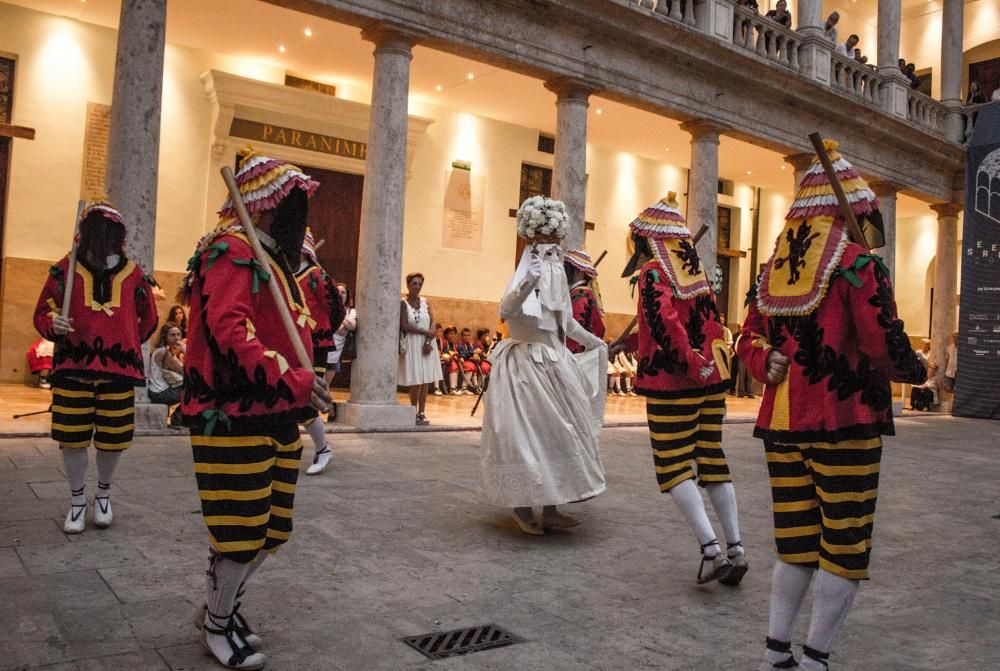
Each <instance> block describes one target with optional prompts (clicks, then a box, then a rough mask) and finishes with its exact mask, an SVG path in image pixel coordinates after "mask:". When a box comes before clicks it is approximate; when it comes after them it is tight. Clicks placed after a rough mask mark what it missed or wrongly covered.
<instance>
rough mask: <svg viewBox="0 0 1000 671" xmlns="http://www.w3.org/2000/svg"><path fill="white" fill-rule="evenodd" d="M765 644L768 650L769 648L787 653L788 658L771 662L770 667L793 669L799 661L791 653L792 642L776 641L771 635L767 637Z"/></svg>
mask: <svg viewBox="0 0 1000 671" xmlns="http://www.w3.org/2000/svg"><path fill="white" fill-rule="evenodd" d="M765 645H766V646H767V649H768V650H771V651H773V652H779V653H782V652H784V653H788V659H785V660H783V661H780V662H774V663H772V664H771V668H772V669H794V668H795V667H797V666H798V665H799V663H798V662H797V661H795V656H794V655H793V654H792V644H791V642H790V641H777V640H775V639H773V638H771V637H768V638H767V640H766V642H765Z"/></svg>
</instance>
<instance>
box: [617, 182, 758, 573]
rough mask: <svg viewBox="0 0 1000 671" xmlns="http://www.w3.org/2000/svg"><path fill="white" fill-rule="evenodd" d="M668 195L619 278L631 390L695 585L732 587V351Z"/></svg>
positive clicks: (738, 556) (638, 236)
mask: <svg viewBox="0 0 1000 671" xmlns="http://www.w3.org/2000/svg"><path fill="white" fill-rule="evenodd" d="M672 195H673V194H671V195H668V196H667V198H664V199H662V200H661V201H660V202H658V203H656V204H654V205H652V206H651V207H648V208H646V210H644V211H643V212H641V213H640V214H639V216H638V217H636V218H635V220H634V221H632V223H631V224H630V225H629V228H630V229H631V232H632V238H631V239H632V243H633V244H634V249H635V251H634V253H633V255H632V258H631V259H630V260H629V263H628V265H627V266H626V268H625V271H624V272H623V273H622V277H632V276H633V275H634V274H635V273H636V271H637V270H638V271H639V276H638V285H639V305H638V316H637V321H638V325H639V331H638V333H637V335H636V337H635V338H634V339H633V340H632V343H631V346H630V347H629V349H632V350H633V351H635V350H638V352H639V362H638V366H637V380H636V385H635V389H636V391H637V392H638V393H639V394H641V395H643V396H645V397H646V417H647V419H648V422H649V438H650V443H651V445H652V448H653V463H654V465H655V471H656V480H657V483H658V484H659V487H660V491H661V492H664V493H669V494H670V496H671V498H672V499H673V500H674V503H675V504H676V505H677V507H678V508H679V509H680V511H681V513H682V514H683V516H684V518H685V520H686V521H687V523H688V525H689V526H690V527H691V529H692V531H694V534H695V536H696V537H697V539H698V543H699V544H700V546H701V557H700V561H699V564H698V574H697V578H696V581H697V582H698V584H704V583H707V582H711V581H713V580H719V581H720V582H722V583H723V584H725V585H730V586H735V585H738V584H739V583H740V581H741V580H742V579H743V576H744V575H745V574H746V572H747V561H746V553H745V551H744V549H743V542H742V539H741V537H740V527H739V519H738V515H737V508H736V492H735V490H734V488H733V483H732V478H731V476H730V473H729V465H728V464H727V463H726V455H725V453H724V452H723V450H722V417H723V415H724V414H725V411H726V393H725V390H726V389H727V388H728V386H729V383H728V380H729V359H728V355H729V348H728V346H727V345H726V342H725V340H724V339H723V332H722V324H721V323H720V321H719V310H718V308H717V307H716V305H715V297H714V295H713V294H712V288H711V286H710V285H709V281H708V278H707V276H706V274H705V271H704V270H703V269H702V267H701V261H700V259H699V258H698V251H697V250H696V248H695V245H694V243H695V240H692V238H691V234H690V233H689V232H688V228H687V225H686V224H685V222H684V217H683V216H682V215H681V213H680V212H679V211H678V209H677V204H676V203H675V202H674V201H673V199H672V198H671V196H672ZM623 343H624V340H620V342H619V343H616V346H615V347H614V348H613V350H612V351H613V352H616V351H618V349H619V348H621V347H624V344H623ZM696 485H697V486H696ZM698 487H701V488H703V489H704V490H705V491H706V492H707V493H708V498H709V500H710V501H711V502H712V507H713V508H714V509H715V512H716V515H717V516H718V518H719V522H720V523H721V524H722V528H723V531H724V532H725V540H726V549H725V551H724V550H723V549H722V546H721V545H720V543H719V540H718V536H717V535H716V533H715V530H714V529H713V528H712V523H711V522H710V521H709V518H708V515H707V513H706V511H705V503H704V501H703V500H702V497H701V494H700V493H699V492H698Z"/></svg>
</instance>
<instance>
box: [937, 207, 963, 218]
mask: <svg viewBox="0 0 1000 671" xmlns="http://www.w3.org/2000/svg"><path fill="white" fill-rule="evenodd" d="M931 209H932V210H934V211H935V212H937V215H938V220H941V219H944V218H946V217H957V216H958V215H959V214H960V213H961V212H962V204H961V203H935V204H934V205H931Z"/></svg>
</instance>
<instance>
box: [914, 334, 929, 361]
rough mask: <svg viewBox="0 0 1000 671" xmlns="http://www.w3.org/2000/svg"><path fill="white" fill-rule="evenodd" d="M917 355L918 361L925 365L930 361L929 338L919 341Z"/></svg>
mask: <svg viewBox="0 0 1000 671" xmlns="http://www.w3.org/2000/svg"><path fill="white" fill-rule="evenodd" d="M917 356H918V357H920V361H921V362H922V363H923V364H924V366H927V365H928V364H930V361H931V339H930V338H923V339H921V341H920V349H919V350H917Z"/></svg>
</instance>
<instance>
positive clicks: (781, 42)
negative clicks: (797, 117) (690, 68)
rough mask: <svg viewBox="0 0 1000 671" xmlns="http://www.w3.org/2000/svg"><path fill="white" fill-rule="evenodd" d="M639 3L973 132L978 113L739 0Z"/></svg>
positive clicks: (855, 93) (956, 131) (959, 135)
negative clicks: (930, 94)
mask: <svg viewBox="0 0 1000 671" xmlns="http://www.w3.org/2000/svg"><path fill="white" fill-rule="evenodd" d="M629 4H632V3H631V2H630V3H629ZM635 4H636V6H638V7H639V8H640V9H642V10H646V11H649V12H652V13H655V14H659V15H661V16H664V17H666V18H669V19H672V20H674V21H677V22H679V23H682V24H684V25H686V26H688V27H690V28H692V29H693V30H697V31H699V32H701V33H704V34H706V35H709V36H710V37H712V38H714V39H719V40H722V41H723V42H729V43H731V45H732V47H733V48H735V49H737V50H739V51H742V52H744V53H749V54H753V55H754V56H755V57H756V58H759V59H762V60H766V61H769V62H771V63H773V64H775V65H776V66H778V67H781V68H786V69H789V70H791V71H793V72H795V73H798V74H801V75H802V76H809V77H811V78H812V79H814V80H815V81H817V82H821V83H825V84H827V85H828V86H830V87H831V88H833V89H835V90H837V91H840V92H841V93H844V94H846V95H848V96H850V97H852V98H854V99H855V100H857V101H858V102H860V103H861V104H863V105H866V106H868V107H872V108H875V109H879V110H882V111H883V112H886V113H888V114H891V115H894V116H896V117H897V118H905V119H906V121H908V122H910V123H912V124H914V125H916V126H919V127H920V128H921V129H923V130H925V131H927V132H929V133H932V134H934V135H937V136H939V137H942V138H944V139H948V140H951V141H953V142H956V143H963V142H965V141H966V140H967V139H968V137H969V136H970V135H971V133H972V119H973V114H972V113H970V112H964V111H960V110H952V109H950V108H948V107H945V106H944V105H942V104H941V103H940V102H939V101H937V100H934V99H932V98H930V97H928V96H926V95H924V94H922V93H919V92H917V91H913V90H911V89H909V88H906V83H905V82H903V81H902V80H900V79H897V78H894V77H891V76H885V75H880V74H879V73H878V72H877V71H876V70H875V68H873V67H871V66H870V65H867V64H865V63H861V62H859V61H856V60H854V59H853V58H847V57H845V56H841V55H840V54H836V53H834V51H833V45H832V44H831V43H829V42H827V41H826V40H823V39H819V40H817V39H815V38H813V39H810V38H807V37H803V36H802V35H801V34H800V33H798V32H797V31H794V30H789V29H788V28H785V27H784V26H783V25H781V24H779V23H776V22H774V21H772V20H770V19H766V18H764V17H763V16H761V15H760V14H758V13H756V12H754V11H752V10H750V9H747V8H746V7H743V6H741V5H737V4H736V3H735V2H733V0H638V1H637V2H636V3H635ZM730 20H731V23H732V27H733V29H732V34H731V35H729V36H727V35H726V34H725V33H726V30H725V29H724V26H727V25H729V22H730ZM807 50H808V51H807ZM807 54H808V56H807ZM807 58H808V62H809V63H812V64H814V65H815V67H811V68H808V69H809V73H810V74H807V73H806V72H805V69H806V68H804V67H803V65H804V64H805V62H806V59H807ZM826 59H829V63H830V66H829V74H828V76H826V75H824V76H822V77H821V76H820V75H819V73H820V72H821V71H822V70H823V67H824V66H823V65H822V63H823V62H824V60H826ZM904 89H905V96H906V106H905V110H904V109H903V107H902V106H898V107H897V105H896V103H895V101H896V100H900V101H901V100H902V96H903V95H904ZM968 109H972V108H966V110H968ZM956 114H957V115H960V118H959V119H954V117H953V119H952V120H951V121H949V115H956Z"/></svg>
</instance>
